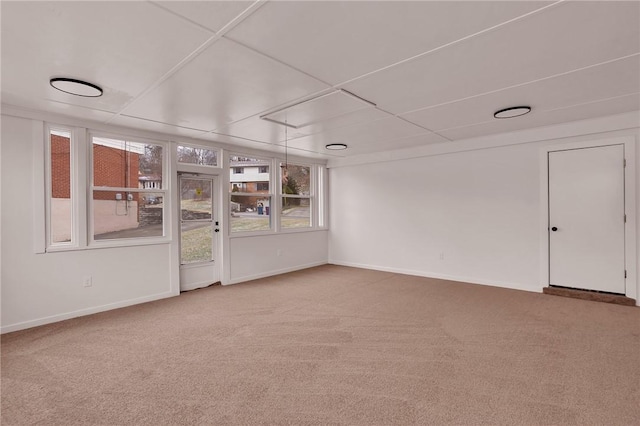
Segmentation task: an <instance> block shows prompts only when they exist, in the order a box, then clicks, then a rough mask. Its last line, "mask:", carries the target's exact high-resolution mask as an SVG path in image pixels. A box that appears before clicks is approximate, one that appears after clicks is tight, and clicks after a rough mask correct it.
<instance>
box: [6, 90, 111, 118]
mask: <svg viewBox="0 0 640 426" xmlns="http://www.w3.org/2000/svg"><path fill="white" fill-rule="evenodd" d="M2 104H3V105H13V106H17V107H20V108H25V109H28V110H34V111H46V112H51V113H54V114H61V115H65V116H69V117H74V118H80V119H84V120H91V121H97V122H100V123H104V122H106V121H108V120H109V119H111V118H112V117H113V116H114V114H113V113H112V112H109V111H102V110H98V109H94V108H85V107H82V106H78V105H71V104H67V103H63V102H59V101H54V100H49V99H38V98H29V97H25V96H19V95H15V94H13V93H3V94H2Z"/></svg>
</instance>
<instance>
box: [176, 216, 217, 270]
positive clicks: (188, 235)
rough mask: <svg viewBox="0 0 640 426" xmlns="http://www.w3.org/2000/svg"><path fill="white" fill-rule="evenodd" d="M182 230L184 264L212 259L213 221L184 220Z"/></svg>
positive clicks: (181, 251) (181, 250)
mask: <svg viewBox="0 0 640 426" xmlns="http://www.w3.org/2000/svg"><path fill="white" fill-rule="evenodd" d="M181 231H182V232H181V234H180V235H181V243H180V259H181V262H182V264H183V265H184V264H187V263H197V262H209V261H211V260H212V245H213V234H212V228H211V222H183V223H182V229H181Z"/></svg>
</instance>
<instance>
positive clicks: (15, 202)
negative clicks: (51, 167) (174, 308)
mask: <svg viewBox="0 0 640 426" xmlns="http://www.w3.org/2000/svg"><path fill="white" fill-rule="evenodd" d="M30 114H31V113H29V114H26V113H25V115H30ZM34 114H35V115H38V114H36V113H34ZM46 117H48V116H47V115H45V117H44V118H45V119H48V118H46ZM52 120H54V121H55V122H56V123H59V124H68V125H75V126H81V127H82V126H86V127H89V128H92V126H96V127H95V128H98V129H101V130H104V131H108V132H117V133H121V134H132V135H133V136H136V135H137V136H139V137H148V138H155V139H164V140H171V139H175V137H170V136H164V135H159V134H151V133H149V134H147V133H145V132H141V131H134V130H131V129H121V128H117V127H105V126H104V125H98V124H95V123H93V124H91V123H89V124H87V123H85V122H83V121H78V120H73V119H67V118H65V117H58V116H54V117H52ZM1 126H2V138H1V139H0V141H1V145H0V166H1V173H0V182H1V194H2V203H1V209H2V210H1V211H0V213H1V220H0V222H1V224H0V228H1V229H2V238H1V244H0V246H1V247H0V252H1V253H2V257H1V259H0V262H1V265H0V269H1V274H0V279H1V284H2V289H1V326H2V328H1V331H2V332H3V333H5V332H10V331H14V330H19V329H23V328H28V327H33V326H36V325H40V324H46V323H50V322H55V321H60V320H63V319H67V318H73V317H76V316H80V315H86V314H90V313H94V312H99V311H104V310H107V309H114V308H117V307H122V306H127V305H131V304H135V303H142V302H145V301H150V300H155V299H159V298H163V297H170V296H174V295H177V294H178V285H177V284H176V283H177V280H178V278H177V277H178V269H179V268H178V264H179V250H178V241H177V239H175V238H174V239H173V241H171V242H165V243H162V244H155V245H142V246H134V247H113V248H106V247H105V248H99V249H85V250H75V251H63V252H55V253H41V254H36V249H35V248H34V240H36V236H37V235H36V233H42V234H43V233H44V226H43V225H41V226H40V225H39V226H36V224H35V220H34V215H36V214H38V213H40V214H43V208H44V207H43V206H44V200H37V199H35V197H34V190H33V189H34V184H35V181H36V180H39V181H41V180H42V175H43V173H44V172H43V171H42V170H40V177H38V176H39V174H38V170H37V169H38V168H40V166H39V165H38V166H34V158H35V157H34V153H35V152H34V148H33V146H34V133H33V129H34V126H35V127H39V128H40V129H42V121H39V120H38V117H30V118H18V117H15V116H13V114H12V115H11V116H9V115H6V114H4V115H2V122H1ZM41 138H42V136H41V135H40V139H41ZM36 139H37V138H36ZM35 143H36V144H38V143H39V141H37V140H36V141H35ZM207 144H208V143H207V142H200V145H205V146H206V145H207ZM222 146H224V145H222V144H221V147H222ZM248 154H251V155H262V156H265V155H267V156H270V155H273V154H265V153H258V152H254V151H249V152H248ZM182 168H183V169H184V168H185V166H184V165H183V166H182ZM194 171H199V170H196V169H194ZM216 173H217V172H216ZM221 176H222V179H224V180H226V179H228V176H229V173H228V169H227V170H226V171H225V173H223V174H222V175H221ZM174 180H175V179H174ZM38 183H39V184H41V185H43V184H44V183H43V182H38ZM174 185H175V183H174ZM222 188H223V190H224V191H226V190H227V188H228V182H227V183H224V184H223V185H222ZM172 197H173V200H174V202H177V197H176V196H175V194H173V195H172ZM221 197H222V198H221V199H224V200H226V192H224V194H223V195H221ZM225 209H226V208H225ZM225 212H226V210H225ZM222 223H223V224H224V225H227V226H228V220H227V219H223V220H222ZM171 228H172V233H173V234H174V235H177V224H172V225H171ZM40 237H41V238H40V239H42V238H43V236H42V235H40ZM225 244H227V245H228V248H226V249H224V250H223V251H224V252H225V254H224V256H223V257H222V258H223V261H224V263H225V265H224V269H225V271H226V272H225V274H224V278H223V283H224V284H233V283H238V282H242V281H246V280H250V279H254V278H258V277H263V276H269V275H274V274H278V273H282V272H288V271H293V270H297V269H302V268H305V267H309V266H315V265H320V264H324V263H327V253H328V236H327V231H310V232H300V233H285V234H278V235H262V236H252V237H241V238H235V237H234V238H230V239H225ZM278 250H280V251H279V252H278ZM278 253H280V255H278ZM87 276H91V277H92V280H93V285H92V286H91V287H84V285H83V282H84V278H85V277H87ZM172 277H173V278H172ZM172 284H173V285H172Z"/></svg>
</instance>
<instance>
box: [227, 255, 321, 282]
mask: <svg viewBox="0 0 640 426" xmlns="http://www.w3.org/2000/svg"><path fill="white" fill-rule="evenodd" d="M326 264H327V262H326V261H322V262H313V263H307V264H304V265H297V266H292V267H290V268H284V269H276V270H273V271H268V272H263V273H260V274H255V275H246V276H244V277H239V278H233V279H231V280H229V281H227V282H222V285H231V284H239V283H243V282H247V281H251V280H257V279H259V278H266V277H272V276H274V275H280V274H286V273H287V272H294V271H299V270H301V269H307V268H313V267H315V266H322V265H326Z"/></svg>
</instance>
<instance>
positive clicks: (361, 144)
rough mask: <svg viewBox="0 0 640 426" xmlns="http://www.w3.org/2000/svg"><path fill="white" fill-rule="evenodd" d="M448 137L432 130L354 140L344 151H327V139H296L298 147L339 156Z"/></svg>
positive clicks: (411, 145) (435, 140)
mask: <svg viewBox="0 0 640 426" xmlns="http://www.w3.org/2000/svg"><path fill="white" fill-rule="evenodd" d="M445 142H448V140H447V139H445V138H443V137H441V136H439V135H437V134H435V133H431V132H425V133H422V134H419V135H414V136H408V137H399V138H396V139H378V140H367V141H364V140H352V141H351V142H349V143H347V142H343V143H346V144H347V146H348V148H347V149H346V150H344V151H327V150H326V148H325V145H326V144H327V141H326V140H323V139H319V138H305V139H304V140H302V141H296V145H295V146H296V147H298V148H304V149H306V150H310V151H315V152H319V153H322V152H331V154H333V155H335V156H338V157H346V156H351V155H360V154H370V153H374V152H382V151H389V150H395V149H402V148H411V147H416V146H423V145H430V144H434V143H445Z"/></svg>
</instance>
